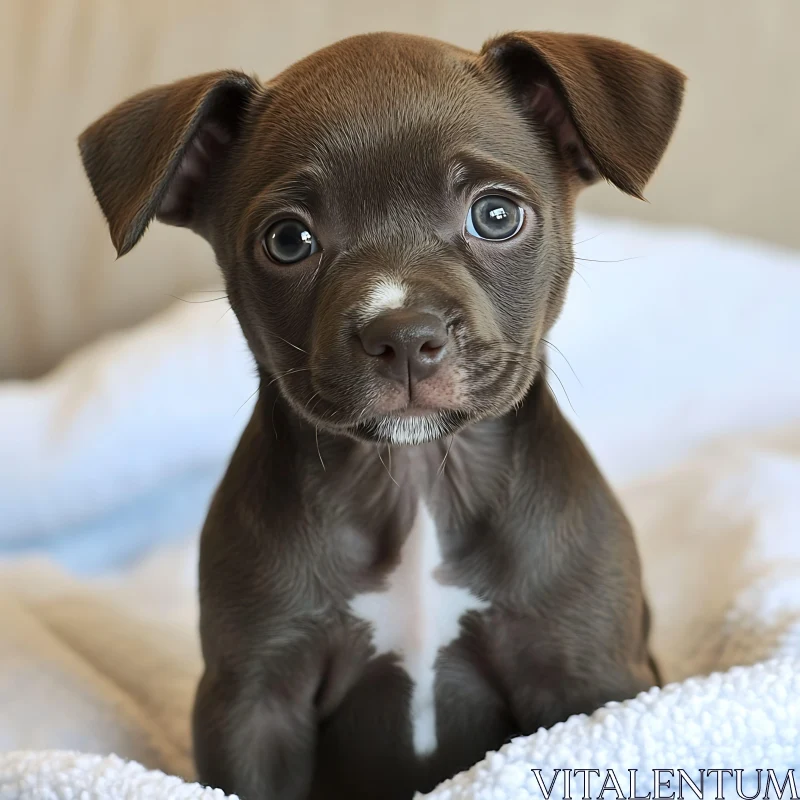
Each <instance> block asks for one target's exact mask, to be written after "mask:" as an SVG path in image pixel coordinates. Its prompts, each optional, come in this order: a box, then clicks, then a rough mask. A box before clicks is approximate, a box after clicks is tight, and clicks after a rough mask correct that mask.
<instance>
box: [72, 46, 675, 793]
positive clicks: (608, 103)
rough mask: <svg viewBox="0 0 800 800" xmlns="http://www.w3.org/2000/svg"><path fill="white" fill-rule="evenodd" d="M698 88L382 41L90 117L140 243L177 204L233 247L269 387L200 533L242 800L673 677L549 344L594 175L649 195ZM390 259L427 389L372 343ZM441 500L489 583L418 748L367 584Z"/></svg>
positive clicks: (224, 721) (387, 782)
mask: <svg viewBox="0 0 800 800" xmlns="http://www.w3.org/2000/svg"><path fill="white" fill-rule="evenodd" d="M682 86H683V78H682V76H681V74H680V73H679V72H678V71H677V70H676V69H675V68H673V67H671V66H669V65H668V64H666V63H665V62H663V61H661V60H659V59H657V58H655V57H654V56H651V55H648V54H645V53H642V52H640V51H638V50H635V49H634V48H631V47H629V46H627V45H622V44H619V43H617V42H612V41H609V40H605V39H599V38H595V37H588V36H570V35H565V34H552V33H548V34H542V33H515V34H509V35H506V36H502V37H499V38H496V39H494V40H492V41H491V42H489V43H488V44H487V45H486V46H485V47H484V48H483V50H482V51H481V53H479V54H474V53H470V52H468V51H464V50H460V49H458V48H454V47H451V46H449V45H446V44H443V43H440V42H436V41H433V40H429V39H422V38H418V37H411V36H401V35H395V34H376V35H371V36H360V37H355V38H353V39H348V40H345V41H343V42H339V43H337V44H335V45H333V46H331V47H329V48H326V49H324V50H322V51H319V52H317V53H314V54H313V55H311V56H309V57H308V58H306V59H303V60H302V61H300V62H298V63H297V64H295V65H293V66H292V67H290V68H289V69H288V70H286V71H285V72H284V73H282V74H281V75H279V76H277V77H276V78H275V79H273V80H272V81H270V82H268V83H266V84H263V85H262V84H261V83H259V82H257V81H256V80H255V79H251V78H248V77H246V76H244V75H241V74H239V73H231V72H221V73H216V74H210V75H205V76H200V77H197V78H190V79H188V80H185V81H180V82H178V83H176V84H172V85H170V86H166V87H159V88H156V89H151V90H148V91H146V92H144V93H142V94H140V95H138V96H137V97H134V98H132V99H130V100H128V101H127V102H125V103H123V104H122V105H121V106H119V107H117V108H116V109H113V110H112V111H110V112H109V113H108V114H107V115H106V116H105V117H103V118H102V119H100V120H99V121H97V122H96V123H95V124H94V125H92V126H91V127H90V128H88V129H87V131H86V132H85V133H84V134H83V135H82V136H81V139H80V148H81V154H82V157H83V161H84V164H85V167H86V171H87V173H88V175H89V179H90V181H91V183H92V186H93V187H94V191H95V193H96V195H97V198H98V200H99V202H100V206H101V208H102V210H103V212H104V213H105V215H106V217H107V218H108V221H109V226H110V229H111V235H112V239H113V241H114V244H115V246H116V247H117V250H118V252H119V253H120V255H121V254H123V253H125V252H127V251H128V250H130V248H131V247H133V246H134V245H135V244H136V242H137V241H138V240H139V238H140V237H141V236H142V234H143V233H144V230H145V228H146V227H147V224H148V223H149V222H150V221H151V220H152V219H153V218H154V217H158V218H159V219H162V220H164V221H165V222H170V223H172V224H180V225H185V226H187V227H189V228H191V229H192V230H194V231H196V232H198V233H200V234H201V235H203V236H204V237H205V238H206V239H207V240H208V241H209V242H210V244H211V246H212V247H213V248H214V251H215V254H216V257H217V260H218V262H219V264H220V266H221V268H222V271H223V275H224V278H225V281H226V286H227V289H228V294H229V298H230V301H231V304H232V306H233V308H234V310H235V312H236V314H237V316H238V318H239V321H240V322H241V325H242V329H243V331H244V333H245V336H246V337H247V340H248V342H249V344H250V347H251V349H252V351H253V355H254V357H255V360H256V363H257V365H258V369H259V374H260V376H261V380H262V383H261V391H260V396H259V401H258V404H257V406H256V409H255V411H254V414H253V417H252V419H251V420H250V423H249V425H248V427H247V429H246V431H245V433H244V435H243V437H242V440H241V442H240V444H239V447H238V448H237V450H236V453H235V454H234V456H233V458H232V460H231V464H230V467H229V469H228V472H227V474H226V476H225V478H224V479H223V481H222V484H221V485H220V487H219V490H218V492H217V494H216V496H215V499H214V502H213V504H212V507H211V509H210V511H209V515H208V519H207V522H206V525H205V528H204V531H203V536H202V546H201V563H200V601H201V637H202V643H203V654H204V658H205V663H206V671H205V674H204V677H203V679H202V682H201V684H200V687H199V689H198V695H197V702H196V706H195V712H194V737H195V739H194V741H195V758H196V761H197V764H198V770H199V773H200V777H201V779H202V780H204V781H206V782H208V783H211V784H213V785H215V786H220V787H222V788H224V789H225V790H226V791H229V792H237V793H239V794H241V795H242V796H243V797H244V798H245V800H260V799H261V798H263V800H304V799H305V798H312V800H332V798H345V797H347V798H348V800H357V799H358V798H364V799H365V800H367V799H369V800H373V798H376V797H381V798H389V799H390V800H393V799H395V798H396V800H409V798H411V796H412V795H413V793H414V792H415V791H425V790H428V789H431V788H433V787H434V786H435V785H436V784H437V783H438V782H439V781H441V780H442V779H444V778H446V777H448V776H450V775H452V774H453V773H455V772H457V771H459V770H461V769H464V768H466V767H468V766H470V764H472V763H474V761H476V760H477V759H479V758H480V757H482V755H483V754H484V753H485V752H486V751H487V750H489V749H496V748H497V747H499V746H500V745H502V744H503V742H504V741H506V740H507V739H508V738H510V737H512V736H516V735H520V734H527V733H531V732H533V731H535V730H536V729H537V728H539V727H541V726H549V725H552V724H554V723H555V722H558V721H559V720H563V719H565V718H566V717H567V716H569V715H570V714H574V713H580V712H591V711H592V710H594V709H596V708H597V707H599V706H600V705H602V704H603V703H605V702H607V701H609V700H622V699H625V698H627V697H630V696H632V695H634V694H635V693H636V692H638V691H640V690H642V689H646V688H647V687H648V686H650V685H652V684H653V683H654V682H656V680H657V676H656V673H655V670H654V666H653V664H652V661H651V660H650V658H649V656H648V652H647V633H648V626H649V622H648V614H647V606H646V603H645V601H644V598H643V594H642V588H641V579H640V569H639V562H638V557H637V554H636V548H635V545H634V540H633V537H632V534H631V531H630V527H629V525H628V523H627V521H626V519H625V517H624V514H623V513H622V511H621V510H620V508H619V505H618V504H617V502H616V500H615V499H614V497H613V494H612V493H611V491H610V489H609V488H608V486H607V485H606V483H605V482H604V480H603V478H602V476H601V475H600V474H599V472H598V470H597V468H596V466H595V465H594V463H593V462H592V459H591V457H590V455H589V454H588V453H587V451H586V449H585V448H584V447H583V445H582V444H581V442H580V441H579V439H578V437H577V436H576V435H575V433H574V432H573V431H572V430H571V428H570V427H569V425H568V424H567V423H566V421H565V420H564V419H563V417H562V416H561V414H560V413H559V411H558V408H557V406H556V404H555V402H554V400H553V398H552V396H551V395H550V393H549V392H548V390H547V388H546V385H545V382H544V378H543V375H542V365H543V363H544V353H543V351H544V344H543V337H544V335H545V334H546V332H547V331H548V330H549V329H550V328H551V327H552V325H553V323H554V322H555V320H556V318H557V316H558V313H559V311H560V309H561V306H562V304H563V302H564V299H565V296H566V288H567V284H568V280H569V277H570V275H571V272H572V268H573V253H572V218H573V212H574V202H575V196H576V193H577V191H578V189H579V188H580V187H581V186H584V185H586V184H588V183H591V182H593V181H594V180H597V179H598V178H599V177H604V178H606V179H608V180H609V181H611V182H612V183H614V184H616V185H617V186H618V187H619V188H621V189H622V190H623V191H626V192H628V193H630V194H632V195H634V196H641V193H642V191H643V188H644V186H645V183H646V182H647V180H648V179H649V178H650V176H651V174H652V173H653V171H654V169H655V168H656V166H657V164H658V162H659V160H660V158H661V156H662V154H663V152H664V149H665V147H666V145H667V142H668V140H669V138H670V136H671V134H672V130H673V127H674V125H675V122H676V119H677V115H678V111H679V107H680V102H681V94H682ZM493 186H499V187H501V189H502V191H504V192H506V193H507V194H511V195H513V196H514V198H515V202H517V203H518V204H519V207H520V208H523V209H524V210H525V215H526V216H525V220H526V221H525V225H524V226H523V228H522V230H521V231H520V233H519V234H518V235H517V236H516V237H514V238H513V239H511V240H509V241H506V242H490V241H485V240H478V239H475V238H474V237H472V238H471V237H469V236H467V234H466V233H465V231H464V219H465V214H466V213H467V209H468V208H469V206H470V203H471V202H472V200H473V199H474V198H475V197H476V196H481V193H482V192H483V193H484V194H485V192H486V191H489V190H491V188H492V187H493ZM287 215H289V216H292V217H296V218H299V219H301V220H303V221H304V222H305V223H306V224H307V225H308V226H309V229H310V230H313V232H314V234H315V236H316V237H317V239H318V241H319V243H320V249H319V251H318V252H317V253H315V254H314V255H311V256H309V257H308V258H306V259H305V260H304V261H301V262H299V263H297V264H293V265H290V266H289V265H279V264H276V263H274V262H273V261H272V260H271V259H270V258H268V257H267V255H265V252H264V250H263V248H262V246H261V243H262V239H263V237H264V234H265V231H266V230H268V228H269V226H270V225H271V224H272V223H273V222H274V221H275V220H279V219H283V218H285V217H286V216H287ZM384 275H390V276H392V277H393V278H396V279H397V280H400V281H402V283H403V285H404V286H405V287H406V290H407V295H408V296H407V304H408V306H409V307H410V308H411V309H412V310H414V312H415V313H416V312H419V313H418V317H417V318H418V319H422V316H424V317H425V319H426V320H429V321H430V320H431V319H432V320H433V321H434V322H435V323H436V324H435V325H434V326H433V328H432V329H435V330H436V331H438V332H439V333H438V334H437V336H439V335H440V334H441V336H440V338H441V339H444V338H446V344H445V345H444V348H445V349H444V350H442V351H441V352H440V353H439V354H438V357H440V361H441V363H437V365H436V367H435V369H434V368H430V369H428V368H427V367H426V369H424V370H422V369H421V370H418V371H417V372H418V374H417V375H416V378H414V376H413V375H412V374H411V373H412V372H413V370H409V378H408V382H407V383H404V378H403V375H404V374H405V370H403V369H394V368H393V369H391V370H387V369H386V368H385V367H386V364H385V361H384V363H383V366H381V363H380V360H379V358H377V356H376V354H377V353H379V352H380V350H381V347H380V346H378V347H377V348H375V347H373V345H372V344H370V347H368V348H366V350H367V351H369V350H370V349H372V350H373V351H374V352H365V348H364V347H362V343H363V341H364V336H365V333H364V329H363V327H360V326H361V322H360V321H359V319H360V318H359V316H358V313H357V312H358V309H359V303H361V302H362V301H363V300H364V297H365V293H366V292H367V290H368V287H369V286H370V285H371V283H372V282H374V281H375V280H376V279H377V278H379V277H381V276H384ZM423 312H424V315H423ZM404 320H405V321H404V323H403V324H404V325H406V328H409V326H410V327H411V328H413V324H412V323H414V317H413V314H412V315H411V316H410V317H409V316H408V315H406V316H405V317H404ZM409 320H410V321H409ZM385 321H386V320H385V319H384V322H385ZM385 328H386V325H384V327H383V328H382V329H381V331H380V336H381V337H384V336H385V335H387V334H386V330H385ZM442 331H445V332H446V334H442V333H441V332H442ZM388 335H390V337H391V336H392V335H399V334H398V333H397V331H396V330H394V331H393V330H392V329H391V326H389V333H388ZM404 335H405V334H404ZM390 341H391V338H390ZM409 341H410V340H409ZM437 341H439V339H437ZM407 344H408V342H407V341H406V340H405V339H404V340H403V342H402V343H400V345H401V346H400V345H398V347H397V348H396V349H397V353H401V354H402V355H403V357H405V356H406V348H407ZM397 353H394V351H393V350H391V348H390V355H391V354H395V355H397ZM409 357H410V356H409ZM396 366H397V365H395V367H396ZM401 366H402V365H401ZM398 398H399V399H398ZM398 403H401V405H400V406H398V405H397V404H398ZM397 408H399V409H400V411H402V410H403V409H404V408H405V409H406V410H408V411H413V412H414V413H423V412H424V413H425V414H426V415H427V416H426V417H425V418H426V419H427V420H429V421H430V426H431V427H430V430H429V434H426V437H427V439H428V440H427V441H423V440H420V443H419V444H416V445H413V446H406V447H395V448H391V446H388V445H387V440H386V434H385V433H384V431H385V430H386V428H385V427H382V423H384V422H385V421H386V419H387V414H390V413H391V414H394V413H395V411H394V409H397ZM387 409H390V411H387ZM400 411H398V412H397V413H400ZM395 422H396V419H394V418H392V424H394V423H395ZM422 502H424V503H425V505H426V506H427V507H428V508H429V509H430V513H431V515H432V517H433V519H434V520H435V524H436V528H437V530H438V536H439V545H440V548H441V550H442V554H443V563H442V565H441V567H440V568H439V570H438V571H437V579H438V580H440V581H441V582H443V583H445V584H454V585H457V586H459V587H465V588H468V589H469V590H470V591H471V592H472V593H473V594H474V595H476V596H478V597H480V598H481V599H482V600H483V601H484V602H486V603H487V604H488V608H487V610H485V611H482V612H470V613H469V614H465V615H464V616H463V618H462V619H461V620H460V623H461V629H460V630H461V633H460V636H459V637H458V638H457V639H456V640H455V641H453V642H452V643H451V644H450V645H448V646H447V647H443V648H442V649H441V650H440V651H439V655H438V660H437V670H436V691H435V703H436V711H437V717H436V718H437V729H436V734H437V742H438V745H437V748H436V750H435V751H434V752H433V753H431V754H430V755H428V756H425V757H420V756H418V755H417V754H416V753H415V751H414V749H413V747H412V741H411V732H410V720H409V711H408V692H409V688H410V687H409V679H408V676H407V675H406V674H405V672H404V671H403V670H402V669H401V668H400V666H399V664H398V663H397V659H396V658H395V657H394V656H393V655H392V654H391V653H388V654H385V655H382V656H377V657H376V654H375V652H374V648H373V646H372V644H371V638H370V632H369V630H368V629H367V628H366V627H365V625H364V624H363V623H362V622H361V621H359V620H358V619H357V618H355V617H354V616H353V614H352V613H351V611H350V606H349V602H350V600H351V599H352V598H353V597H354V596H355V595H357V594H359V593H361V592H364V591H368V590H372V591H375V590H380V589H381V588H382V587H383V586H384V585H385V582H386V580H387V577H388V576H389V575H390V574H391V572H392V570H393V569H394V568H395V567H396V565H397V564H398V561H399V559H400V550H401V547H402V545H403V542H404V539H405V537H406V536H407V535H408V531H409V527H410V524H411V520H412V519H413V517H414V513H415V509H416V508H417V506H418V504H419V503H422Z"/></svg>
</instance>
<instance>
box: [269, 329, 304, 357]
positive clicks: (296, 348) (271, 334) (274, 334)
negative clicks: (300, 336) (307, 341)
mask: <svg viewBox="0 0 800 800" xmlns="http://www.w3.org/2000/svg"><path fill="white" fill-rule="evenodd" d="M267 333H268V334H269V335H270V336H274V337H275V338H276V339H280V340H281V341H282V342H285V343H286V344H288V345H289V347H294V349H295V350H299V351H300V352H301V353H304V354H305V355H308V351H307V350H303V348H302V347H300V346H299V345H296V344H294V343H293V342H290V341H289V340H288V339H284V338H283V336H280V335H278V334H277V333H273V332H272V331H267Z"/></svg>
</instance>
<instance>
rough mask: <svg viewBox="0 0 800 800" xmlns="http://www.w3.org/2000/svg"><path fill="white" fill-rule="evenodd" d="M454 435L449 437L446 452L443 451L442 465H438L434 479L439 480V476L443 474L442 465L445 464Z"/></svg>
mask: <svg viewBox="0 0 800 800" xmlns="http://www.w3.org/2000/svg"><path fill="white" fill-rule="evenodd" d="M455 438H456V437H455V434H453V435H451V436H450V444H449V445H447V450H445V451H444V458H443V459H442V463H441V464H440V465H439V469H438V470H437V472H436V477H437V478H439V477H440V476H441V475H443V474H444V465H445V464H446V463H447V456H449V455H450V448H451V447H452V446H453V440H454V439H455Z"/></svg>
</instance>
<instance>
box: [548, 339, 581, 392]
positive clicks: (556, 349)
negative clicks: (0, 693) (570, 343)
mask: <svg viewBox="0 0 800 800" xmlns="http://www.w3.org/2000/svg"><path fill="white" fill-rule="evenodd" d="M542 341H543V342H544V343H545V344H546V345H547V346H548V347H552V348H553V350H555V351H556V353H558V354H559V355H560V356H561V358H563V359H564V361H566V362H567V366H568V367H569V369H570V372H572V374H573V375H574V376H575V380H576V381H578V383H579V384H580V386H581V388H583V384H582V383H581V379H580V378H579V377H578V374H577V373H576V372H575V370H574V369H572V364H570V363H569V359H568V358H567V357H566V356H565V355H564V353H562V352H561V350H559V349H558V348H557V347H556V346H555V345H554V344H553V343H552V342H551V341H550V340H549V339H544V338H542Z"/></svg>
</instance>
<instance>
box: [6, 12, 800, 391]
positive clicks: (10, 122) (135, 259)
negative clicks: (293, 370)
mask: <svg viewBox="0 0 800 800" xmlns="http://www.w3.org/2000/svg"><path fill="white" fill-rule="evenodd" d="M0 15H1V16H0V66H1V67H2V69H0V84H1V85H2V91H1V92H0V159H1V161H0V163H2V184H1V185H2V192H0V247H1V248H2V250H0V254H1V257H0V376H12V375H35V374H38V373H41V372H42V371H43V370H45V369H47V368H48V367H49V366H51V365H52V364H54V363H55V362H56V361H57V360H58V359H59V358H61V357H62V355H63V354H64V353H66V352H68V351H69V350H71V349H73V348H74V347H76V346H77V345H79V344H80V343H82V342H85V341H87V340H89V339H91V338H93V337H94V336H96V335H97V334H98V333H100V332H102V331H104V330H107V329H110V328H116V327H120V326H124V325H128V324H131V323H133V322H135V321H137V320H139V319H141V318H143V317H144V316H146V315H147V314H149V313H150V312H152V311H153V310H154V309H156V308H159V307H162V306H164V305H166V304H167V303H168V302H170V301H171V298H170V294H181V293H185V292H186V291H187V290H189V289H191V288H193V287H194V288H196V287H200V286H207V285H209V284H210V285H221V283H220V281H219V277H218V275H217V272H216V268H215V266H214V263H213V258H212V256H211V253H210V251H209V249H208V248H207V246H206V245H205V244H204V243H203V242H202V241H200V240H199V239H197V238H196V237H194V236H192V235H191V234H189V233H186V232H185V231H179V230H174V229H169V228H166V227H164V226H161V225H154V226H153V229H152V230H151V232H150V233H149V234H148V235H147V236H146V237H145V239H144V241H143V242H142V243H141V244H140V245H139V246H138V247H137V248H136V250H134V252H133V253H131V254H130V255H129V256H127V257H126V258H125V259H124V260H122V261H120V262H118V263H115V261H114V254H113V250H112V248H111V245H110V243H109V240H108V236H107V233H106V230H105V227H104V223H103V220H102V218H101V216H100V212H99V210H98V208H97V207H96V204H95V202H94V200H93V198H92V196H91V193H90V190H89V187H88V185H87V182H86V180H85V179H84V177H83V175H82V172H81V167H80V164H79V161H78V156H77V149H76V146H75V138H76V136H77V135H78V133H79V132H80V131H81V130H82V129H83V127H84V126H85V125H86V124H88V123H89V122H90V121H92V120H93V119H94V118H95V117H97V116H98V115H99V114H101V113H102V112H103V111H105V110H106V109H107V108H109V107H110V106H111V105H112V104H114V103H116V102H118V101H119V100H121V99H123V98H124V97H126V96H127V95H129V94H131V93H132V92H134V91H137V90H139V89H141V88H143V87H146V86H147V85H149V84H152V83H155V82H163V81H167V80H172V79H175V78H179V77H182V76H185V75H188V74H191V73H194V72H200V71H203V70H209V69H215V68H219V67H240V68H243V69H245V70H246V71H248V72H253V71H255V72H257V73H258V74H260V75H262V76H264V77H267V76H270V75H271V74H273V73H275V72H277V71H278V70H279V69H281V68H282V67H283V66H285V65H286V64H288V63H289V62H291V61H293V60H294V59H296V58H298V57H300V56H301V55H303V54H304V53H307V52H308V51H310V50H313V49H315V48H317V47H320V46H322V45H324V44H326V43H328V42H330V41H333V40H335V39H338V38H341V37H343V36H346V35H348V34H351V33H355V32H360V31H368V30H381V29H393V30H405V31H410V32H418V33H424V34H428V35H432V36H436V37H440V38H445V39H448V40H450V41H453V42H455V43H458V44H462V45H465V46H468V47H478V46H479V45H480V43H481V42H482V41H483V40H484V39H485V38H486V37H487V36H489V35H492V34H494V33H497V32H499V31H502V30H507V29H510V28H520V29H524V28H528V29H547V28H551V29H561V30H574V31H587V32H595V33H600V34H604V35H609V36H615V37H617V38H621V39H625V40H627V41H629V42H631V43H633V44H636V45H639V46H642V47H645V48H647V49H650V50H652V51H654V52H656V53H658V54H660V55H662V56H663V57H665V58H667V59H669V60H672V61H674V62H675V63H676V64H677V65H679V66H680V67H681V68H683V69H684V71H686V72H687V73H688V74H689V76H690V84H689V93H688V98H687V103H686V110H685V114H684V117H683V120H682V123H681V125H680V127H679V130H678V133H677V136H676V139H675V142H674V145H673V146H672V147H671V148H670V150H669V151H668V154H667V157H666V161H665V163H664V166H663V169H662V170H661V172H660V173H659V174H658V175H657V177H656V178H655V180H654V181H653V183H652V184H651V187H650V189H649V191H648V193H647V194H648V198H649V200H650V201H651V203H650V205H645V204H641V203H637V202H636V201H634V200H631V199H629V198H625V197H623V196H621V195H619V194H617V193H615V192H614V191H613V190H612V189H611V188H609V187H601V188H597V189H593V190H592V191H591V192H590V193H588V194H587V197H586V198H585V201H584V202H585V207H586V208H590V209H592V210H602V211H606V212H609V213H614V214H620V213H623V214H634V215H637V216H640V217H644V218H648V219H652V220H656V219H660V220H666V221H680V222H688V223H691V224H703V225H710V226H714V227H717V228H720V229H723V230H728V231H736V232H740V233H745V234H752V235H755V236H761V237H765V238H768V239H772V240H774V241H777V242H783V243H787V244H793V245H800V225H798V221H799V220H798V216H799V215H798V209H797V202H796V200H795V193H794V185H795V183H796V181H797V178H798V175H800V156H799V155H798V145H797V143H798V142H799V141H800V103H798V102H797V98H798V80H800V48H798V47H797V45H796V35H797V31H798V30H800V3H798V2H797V0H759V2H757V3H756V2H752V3H731V2H729V0H704V1H703V2H697V0H674V1H673V2H669V3H666V2H663V3H661V2H659V3H656V2H650V3H642V2H641V0H604V1H603V2H597V0H571V2H554V1H553V0H549V1H548V2H536V0H501V1H500V2H486V0H395V1H394V2H391V3H383V2H381V1H380V0H327V1H326V0H316V1H315V2H305V1H304V2H277V0H225V1H224V2H223V1H222V0H2V7H1V10H0Z"/></svg>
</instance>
